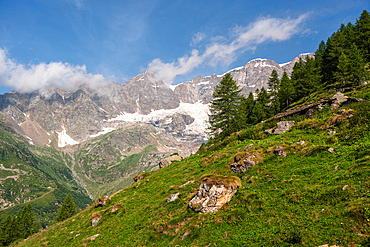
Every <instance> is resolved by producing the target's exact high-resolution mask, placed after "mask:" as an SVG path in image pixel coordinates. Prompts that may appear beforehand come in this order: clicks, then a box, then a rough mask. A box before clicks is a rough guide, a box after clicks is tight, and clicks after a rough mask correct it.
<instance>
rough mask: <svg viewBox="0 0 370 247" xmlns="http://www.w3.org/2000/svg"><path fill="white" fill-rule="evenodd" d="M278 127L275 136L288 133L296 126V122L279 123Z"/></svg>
mask: <svg viewBox="0 0 370 247" xmlns="http://www.w3.org/2000/svg"><path fill="white" fill-rule="evenodd" d="M276 125H277V129H275V131H274V134H275V135H280V134H284V133H285V132H287V131H288V130H289V129H290V128H291V127H292V126H293V125H294V121H281V122H278V123H277V124H276Z"/></svg>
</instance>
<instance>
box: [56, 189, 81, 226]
mask: <svg viewBox="0 0 370 247" xmlns="http://www.w3.org/2000/svg"><path fill="white" fill-rule="evenodd" d="M76 213H77V208H76V205H75V203H74V201H73V198H72V196H71V194H68V196H67V197H66V199H65V200H64V202H63V204H62V206H61V207H60V208H59V212H58V215H57V216H56V217H55V219H54V222H60V221H63V220H65V219H68V218H69V217H71V216H73V215H74V214H76Z"/></svg>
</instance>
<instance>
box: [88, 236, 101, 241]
mask: <svg viewBox="0 0 370 247" xmlns="http://www.w3.org/2000/svg"><path fill="white" fill-rule="evenodd" d="M99 235H100V234H95V235H93V236H90V237H88V238H87V240H90V241H92V240H94V239H96V238H97V237H98V236H99Z"/></svg>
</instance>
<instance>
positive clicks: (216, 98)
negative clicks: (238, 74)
mask: <svg viewBox="0 0 370 247" xmlns="http://www.w3.org/2000/svg"><path fill="white" fill-rule="evenodd" d="M240 92H241V89H239V87H238V85H236V82H235V81H234V80H233V79H232V77H231V75H230V74H229V73H227V74H226V75H225V76H224V77H223V78H222V80H221V81H220V82H219V84H218V85H217V86H216V88H215V91H214V92H213V95H212V96H213V100H212V101H211V104H210V112H211V114H210V116H209V123H210V125H211V126H210V128H209V129H210V135H211V137H213V138H214V139H222V138H224V137H227V136H229V135H230V134H231V133H234V132H236V131H238V130H240V129H241V123H240V121H241V115H240V113H241V107H240V105H241V100H242V96H241V95H240Z"/></svg>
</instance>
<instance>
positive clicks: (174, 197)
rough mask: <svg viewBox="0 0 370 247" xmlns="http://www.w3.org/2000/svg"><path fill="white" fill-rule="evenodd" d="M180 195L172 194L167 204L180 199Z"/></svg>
mask: <svg viewBox="0 0 370 247" xmlns="http://www.w3.org/2000/svg"><path fill="white" fill-rule="evenodd" d="M179 195H180V193H176V194H172V195H170V196H169V197H168V199H167V202H173V201H174V200H176V199H177V198H179Z"/></svg>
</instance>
